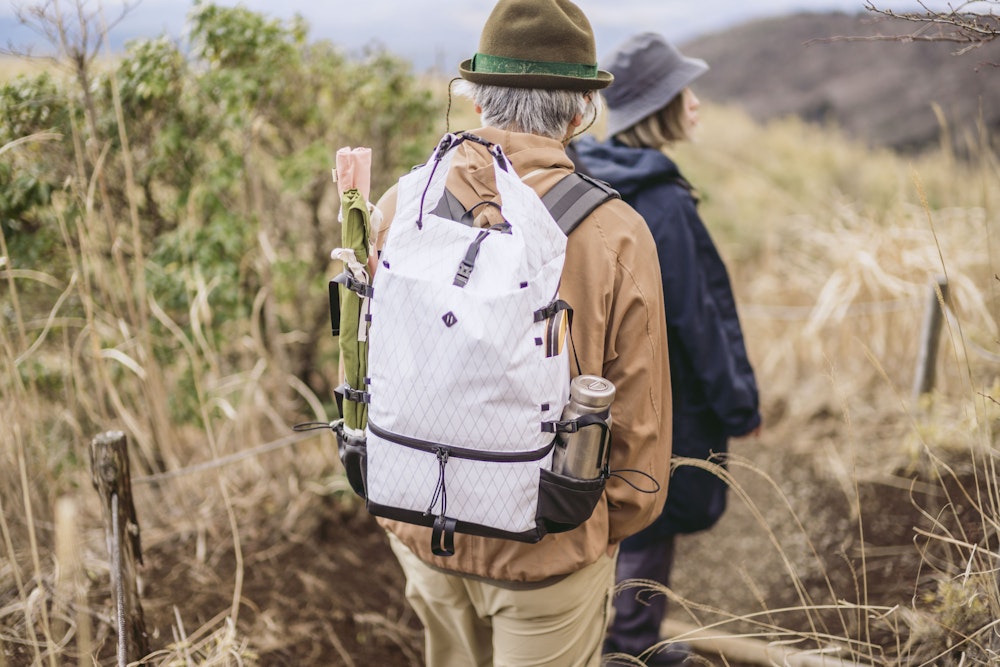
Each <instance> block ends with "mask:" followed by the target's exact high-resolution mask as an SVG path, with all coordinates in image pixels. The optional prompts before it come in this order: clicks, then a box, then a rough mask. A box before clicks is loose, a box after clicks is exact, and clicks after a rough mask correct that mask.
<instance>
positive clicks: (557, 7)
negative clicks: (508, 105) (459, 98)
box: [458, 0, 614, 91]
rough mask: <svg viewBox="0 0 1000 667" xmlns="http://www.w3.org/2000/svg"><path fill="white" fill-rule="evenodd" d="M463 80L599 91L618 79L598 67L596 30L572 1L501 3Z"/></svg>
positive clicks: (461, 70) (510, 0)
mask: <svg viewBox="0 0 1000 667" xmlns="http://www.w3.org/2000/svg"><path fill="white" fill-rule="evenodd" d="M458 72H459V74H460V75H461V76H462V78H463V79H466V80H468V81H471V82H473V83H480V84H486V85H491V86H505V87H509V88H542V89H547V90H581V91H584V90H599V89H602V88H606V87H607V86H608V85H610V84H611V82H612V80H613V79H614V77H613V76H612V75H611V74H610V73H609V72H605V71H601V70H600V69H598V66H597V48H596V46H595V43H594V30H593V28H591V26H590V21H589V20H587V17H586V15H584V13H583V11H582V10H581V9H580V8H579V7H577V6H576V5H574V4H573V3H572V2H569V0H500V1H499V2H498V3H497V4H496V6H495V7H494V8H493V11H492V12H491V13H490V16H489V18H488V19H487V20H486V25H485V26H484V27H483V33H482V35H481V37H480V39H479V51H478V52H477V53H476V54H475V55H474V56H473V57H472V58H469V59H468V60H466V61H464V62H463V63H462V64H461V65H459V67H458Z"/></svg>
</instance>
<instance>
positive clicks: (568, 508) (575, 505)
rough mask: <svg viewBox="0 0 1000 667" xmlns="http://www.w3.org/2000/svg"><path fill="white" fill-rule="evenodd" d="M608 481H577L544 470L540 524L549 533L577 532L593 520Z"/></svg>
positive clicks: (540, 489)
mask: <svg viewBox="0 0 1000 667" xmlns="http://www.w3.org/2000/svg"><path fill="white" fill-rule="evenodd" d="M605 481H606V480H605V479H604V478H603V477H598V478H597V479H577V478H576V477H567V476H566V475H560V474H558V473H555V472H552V471H551V470H546V469H542V470H541V476H540V478H539V482H538V521H539V522H540V523H541V524H542V525H544V526H545V529H546V531H547V532H549V533H564V532H566V531H567V530H573V529H574V528H576V527H577V526H579V525H580V524H581V523H583V522H584V521H586V520H587V519H589V518H590V515H591V514H593V513H594V508H595V507H597V503H598V501H600V499H601V496H602V495H603V494H604V484H605Z"/></svg>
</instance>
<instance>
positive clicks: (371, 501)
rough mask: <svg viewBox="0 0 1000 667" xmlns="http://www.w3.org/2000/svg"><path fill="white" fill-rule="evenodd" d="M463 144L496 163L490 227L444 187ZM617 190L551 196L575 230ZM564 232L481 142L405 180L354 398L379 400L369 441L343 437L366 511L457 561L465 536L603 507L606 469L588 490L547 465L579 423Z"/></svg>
mask: <svg viewBox="0 0 1000 667" xmlns="http://www.w3.org/2000/svg"><path fill="white" fill-rule="evenodd" d="M464 141H475V142H478V143H481V144H483V145H485V146H487V147H488V150H489V152H490V154H491V155H492V156H493V158H494V162H495V166H496V168H495V172H496V189H497V192H498V193H499V197H500V201H501V202H502V205H501V207H500V208H501V213H502V217H503V220H504V222H503V223H502V224H499V225H496V226H494V227H491V228H489V229H483V228H476V227H473V226H471V225H470V224H467V223H469V222H470V221H471V217H472V211H462V210H461V207H460V205H459V206H458V209H456V206H455V205H456V203H457V200H456V199H455V198H454V197H453V196H451V195H450V193H446V191H445V181H446V178H447V175H448V171H449V168H450V164H451V161H452V158H453V156H454V153H455V152H454V151H453V150H452V149H453V148H454V147H455V146H457V145H459V144H461V143H462V142H464ZM613 196H617V193H615V192H614V191H613V190H611V189H610V188H608V187H607V186H606V185H603V184H599V183H595V182H592V181H591V180H590V179H585V178H583V177H580V176H577V175H573V177H572V178H567V179H566V180H565V181H564V182H561V183H560V184H559V185H557V186H556V188H554V189H553V192H552V193H550V195H547V198H548V200H550V201H549V207H550V208H556V209H558V210H559V211H560V217H561V218H563V219H564V220H565V221H566V222H565V224H564V226H567V227H569V228H571V227H573V226H575V225H576V224H577V223H579V222H580V221H581V220H582V219H583V218H584V217H586V215H588V214H589V212H590V211H592V210H593V209H594V208H596V206H598V205H600V203H602V202H604V201H606V200H607V199H609V198H610V197H613ZM488 205H495V204H492V203H490V204H488ZM449 208H450V210H451V211H453V212H457V213H462V215H461V216H459V215H455V214H454V213H449ZM475 208H476V207H474V209H475ZM567 209H572V210H571V211H567ZM459 217H460V218H462V219H464V221H465V223H466V224H463V223H462V222H460V221H456V219H454V218H459ZM568 231H570V230H569V229H567V230H566V231H564V230H563V229H561V228H560V225H559V224H557V222H556V220H555V219H554V218H553V216H552V214H551V213H550V210H549V208H547V207H546V203H543V201H542V199H540V198H539V197H538V195H537V194H536V193H535V192H534V190H532V189H531V188H530V187H528V186H527V185H525V184H524V183H522V182H521V179H520V178H519V177H518V176H517V174H516V173H515V172H514V169H513V167H512V166H511V164H510V162H509V161H508V160H507V158H506V156H505V155H504V154H503V152H502V150H501V149H500V147H499V146H497V145H495V144H490V143H488V142H485V141H483V140H482V139H479V138H478V137H475V136H474V135H471V134H467V133H463V134H461V135H453V134H449V135H446V136H445V137H444V138H443V139H442V141H441V142H440V144H439V145H438V147H437V149H436V150H435V151H434V153H433V155H432V156H431V158H430V160H428V162H427V163H426V164H425V165H423V166H421V167H418V168H417V169H415V170H414V171H412V172H410V173H409V174H407V175H406V176H404V177H403V178H401V179H400V180H399V186H398V201H397V207H396V214H395V218H394V221H393V223H392V226H391V228H390V230H389V233H388V238H387V240H386V243H385V247H384V249H383V251H382V253H381V255H380V257H379V260H378V268H377V270H376V272H375V278H374V280H373V284H372V286H371V289H370V290H366V294H370V295H371V311H370V329H369V332H368V378H366V382H367V387H364V388H349V389H348V391H347V392H346V394H345V397H346V398H348V400H357V401H364V402H367V403H368V422H367V428H366V430H365V433H364V436H363V437H360V434H358V433H356V432H355V433H345V432H344V431H343V429H342V428H339V429H338V428H336V427H337V424H336V423H335V424H334V427H335V429H334V430H335V431H337V432H338V443H339V446H340V451H341V458H342V460H343V461H344V464H345V467H346V468H347V471H348V477H349V478H350V479H351V482H352V486H353V487H354V488H355V490H356V491H357V492H358V493H359V494H361V495H362V496H364V497H365V498H366V501H367V507H368V510H369V511H370V512H371V513H372V514H375V515H377V516H382V517H387V518H391V519H396V520H401V521H405V522H409V523H415V524H419V525H424V526H428V527H431V528H433V531H432V547H433V550H434V553H435V554H437V555H444V556H447V555H451V554H452V553H454V541H453V538H454V533H456V532H461V533H469V534H474V535H482V536H488V537H502V538H507V539H513V540H518V541H525V542H536V541H538V540H540V539H541V538H542V537H543V536H544V535H545V534H547V533H552V532H561V531H565V530H570V529H572V528H575V527H576V526H578V525H579V524H580V523H582V522H583V521H585V520H586V519H587V518H589V516H590V515H591V513H592V512H593V509H594V507H595V506H596V504H597V502H598V501H599V499H600V498H601V495H602V493H603V489H604V485H605V481H606V479H607V474H608V472H607V467H606V466H605V469H604V473H603V474H602V475H601V476H600V477H598V478H597V479H593V480H580V479H575V478H571V477H566V476H563V475H559V474H556V473H554V472H552V470H551V464H552V454H553V449H554V445H555V442H556V438H558V437H559V433H560V432H572V431H573V430H575V427H576V426H577V425H576V424H573V423H572V422H561V421H560V419H561V416H562V413H563V409H564V407H565V406H566V403H567V401H568V400H569V385H570V367H569V354H568V348H569V345H570V341H569V340H568V338H569V337H568V328H569V320H570V319H571V310H570V308H569V305H568V304H566V303H565V302H564V301H562V300H560V298H559V282H560V279H561V277H562V269H563V261H564V259H565V253H566V235H567V233H568Z"/></svg>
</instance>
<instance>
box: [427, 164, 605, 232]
mask: <svg viewBox="0 0 1000 667" xmlns="http://www.w3.org/2000/svg"><path fill="white" fill-rule="evenodd" d="M609 199H621V195H619V194H618V191H617V190H615V189H614V188H612V187H611V186H610V185H608V184H607V183H605V182H604V181H599V180H597V179H596V178H593V177H591V176H586V175H585V174H581V173H579V172H573V173H571V174H567V175H566V176H564V177H563V178H562V179H561V180H560V181H559V182H558V183H556V184H555V185H554V186H552V188H551V189H550V190H549V191H548V192H546V193H545V195H544V196H543V197H542V203H543V204H545V208H546V209H548V211H549V213H550V214H552V217H553V218H554V219H555V221H556V224H558V225H559V229H561V230H563V233H564V234H566V236H569V235H570V232H572V231H573V230H574V229H576V227H577V225H579V224H580V223H581V222H583V221H584V220H585V219H586V217H587V216H588V215H590V214H591V213H593V212H594V210H595V209H596V208H597V207H598V206H600V205H601V204H603V203H604V202H606V201H608V200H609ZM474 208H475V207H473V209H470V210H468V211H466V210H465V207H464V206H462V204H461V202H459V201H458V198H456V197H455V195H453V194H452V193H451V192H450V191H449V190H448V189H447V188H445V191H444V196H443V197H442V198H441V201H440V202H438V205H437V207H436V208H435V209H434V214H435V215H438V216H441V217H442V218H448V219H449V220H455V221H456V222H461V223H463V224H466V225H471V224H472V218H473V216H472V211H473V210H474Z"/></svg>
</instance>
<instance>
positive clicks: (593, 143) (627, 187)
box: [574, 135, 681, 199]
mask: <svg viewBox="0 0 1000 667" xmlns="http://www.w3.org/2000/svg"><path fill="white" fill-rule="evenodd" d="M574 145H575V146H576V150H577V153H578V154H579V156H580V159H581V160H583V165H582V166H583V167H584V168H585V169H586V170H587V171H588V172H589V173H590V175H591V176H593V177H594V178H598V179H600V180H602V181H606V182H608V183H613V184H614V187H615V189H616V190H618V192H619V193H621V196H622V197H623V198H625V199H629V198H630V197H631V196H632V195H634V194H635V193H636V192H638V191H639V190H641V189H643V188H645V187H646V186H647V185H648V184H649V183H655V182H664V181H673V180H677V179H678V178H680V175H681V174H680V171H679V170H678V169H677V165H676V164H674V162H673V160H671V159H670V158H668V157H667V156H666V155H664V154H663V153H661V152H660V151H658V150H655V149H653V148H629V147H628V146H625V145H623V144H620V143H618V142H617V141H615V140H614V139H609V140H607V141H597V139H595V138H594V137H592V136H590V135H584V136H582V137H580V138H579V139H578V140H576V141H575V142H574Z"/></svg>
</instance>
